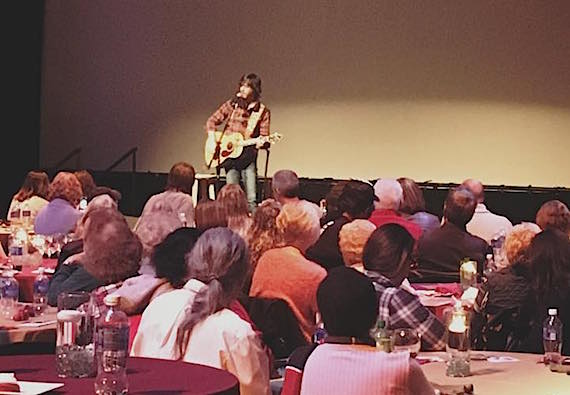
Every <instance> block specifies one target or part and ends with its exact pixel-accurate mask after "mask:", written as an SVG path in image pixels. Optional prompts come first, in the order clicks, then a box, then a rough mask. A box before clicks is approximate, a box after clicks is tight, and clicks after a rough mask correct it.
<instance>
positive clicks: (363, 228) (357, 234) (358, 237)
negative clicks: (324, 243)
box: [338, 219, 376, 273]
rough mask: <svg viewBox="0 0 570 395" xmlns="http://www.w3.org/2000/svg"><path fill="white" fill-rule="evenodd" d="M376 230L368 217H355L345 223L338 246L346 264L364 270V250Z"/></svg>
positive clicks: (339, 235) (339, 236)
mask: <svg viewBox="0 0 570 395" xmlns="http://www.w3.org/2000/svg"><path fill="white" fill-rule="evenodd" d="M375 230H376V225H374V224H373V223H372V222H370V221H368V220H367V219H355V220H354V221H352V222H349V223H347V224H346V225H343V227H342V228H341V229H340V232H339V234H338V247H339V248H340V253H341V254H342V260H343V261H344V264H345V265H346V266H348V267H352V268H353V269H356V270H358V271H359V272H361V273H363V272H364V266H363V264H362V250H363V249H364V245H365V244H366V242H367V241H368V238H369V237H370V235H371V234H372V232H374V231H375Z"/></svg>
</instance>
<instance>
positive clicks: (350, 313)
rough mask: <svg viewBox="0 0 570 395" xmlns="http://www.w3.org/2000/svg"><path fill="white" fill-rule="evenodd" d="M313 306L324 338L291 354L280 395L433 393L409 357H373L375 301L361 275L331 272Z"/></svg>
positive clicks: (343, 270)
mask: <svg viewBox="0 0 570 395" xmlns="http://www.w3.org/2000/svg"><path fill="white" fill-rule="evenodd" d="M317 302H318V305H319V311H320V312H321V315H322V318H323V322H324V324H325V329H326V330H327V333H328V336H327V338H326V340H325V342H324V343H323V344H321V345H319V346H315V345H313V346H308V347H303V348H300V349H297V350H296V351H295V352H294V353H293V355H292V356H291V358H290V359H289V362H288V366H287V367H286V369H285V382H284V385H283V390H282V392H281V394H282V395H293V394H310V395H319V394H323V395H324V394H326V395H328V394H369V395H374V394H378V395H380V394H381V395H385V394H386V395H388V394H398V395H399V394H414V395H422V394H425V395H428V394H429V395H432V394H433V393H434V390H433V388H432V387H431V385H430V384H429V382H428V381H427V379H426V377H425V375H424V373H423V372H422V369H421V368H420V366H419V364H418V363H417V362H416V361H415V360H414V359H411V358H410V354H409V353H408V352H398V353H390V354H388V353H385V352H379V351H377V349H376V344H375V342H374V341H373V340H372V339H371V338H370V335H369V331H370V329H371V328H372V327H373V326H374V323H375V322H376V316H377V313H378V299H377V297H376V292H375V290H374V286H373V284H372V281H370V280H369V279H368V278H367V277H366V276H365V275H363V274H361V273H359V272H357V271H356V270H353V269H351V268H347V267H338V268H334V269H332V270H331V271H329V273H328V275H327V277H326V278H325V279H324V280H323V281H322V282H321V284H320V285H319V289H318V291H317Z"/></svg>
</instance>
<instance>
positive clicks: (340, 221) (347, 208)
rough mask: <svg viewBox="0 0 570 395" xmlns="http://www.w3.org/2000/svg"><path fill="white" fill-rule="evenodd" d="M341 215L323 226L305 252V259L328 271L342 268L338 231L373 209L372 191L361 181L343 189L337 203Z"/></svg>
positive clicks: (350, 182) (349, 184)
mask: <svg viewBox="0 0 570 395" xmlns="http://www.w3.org/2000/svg"><path fill="white" fill-rule="evenodd" d="M338 207H339V210H340V212H341V213H342V214H341V216H340V217H338V218H337V219H335V220H333V221H331V222H329V223H327V224H325V225H324V226H323V229H322V232H321V236H320V237H319V239H318V241H317V242H316V243H315V245H314V246H312V247H310V248H309V249H308V250H307V255H306V256H307V258H308V259H309V260H312V261H314V262H317V263H318V264H319V265H321V266H322V267H324V268H325V269H327V270H329V269H332V268H333V267H336V266H344V261H343V260H342V255H341V253H340V249H339V246H338V235H339V232H340V229H341V228H342V227H343V226H344V225H345V224H347V223H349V222H350V221H353V220H355V219H367V218H368V217H369V216H370V213H372V210H373V209H374V189H373V188H372V186H371V185H370V184H368V183H366V182H363V181H357V180H351V181H349V182H348V183H347V184H346V185H345V186H344V188H343V190H342V193H341V195H340V198H339V201H338Z"/></svg>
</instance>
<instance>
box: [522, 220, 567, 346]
mask: <svg viewBox="0 0 570 395" xmlns="http://www.w3.org/2000/svg"><path fill="white" fill-rule="evenodd" d="M527 254H528V261H529V265H530V272H529V276H528V277H529V279H530V280H531V291H530V293H529V296H528V298H527V299H526V300H525V302H524V304H523V308H522V309H521V314H520V316H519V321H518V325H517V328H516V329H517V330H518V331H517V332H516V333H515V340H517V342H516V345H515V347H513V350H514V351H522V352H532V353H537V354H541V353H543V352H544V350H543V342H542V324H543V322H544V320H545V319H546V317H547V316H548V310H549V309H551V308H555V309H557V315H558V317H559V318H560V319H561V320H562V323H563V334H562V354H563V355H569V354H568V353H570V240H568V236H567V234H566V233H563V232H561V231H559V230H557V229H546V230H543V231H542V232H540V233H539V234H537V235H536V236H535V237H534V238H533V239H532V242H531V243H530V245H529V247H528V252H527Z"/></svg>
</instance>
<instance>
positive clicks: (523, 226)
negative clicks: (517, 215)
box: [497, 222, 540, 267]
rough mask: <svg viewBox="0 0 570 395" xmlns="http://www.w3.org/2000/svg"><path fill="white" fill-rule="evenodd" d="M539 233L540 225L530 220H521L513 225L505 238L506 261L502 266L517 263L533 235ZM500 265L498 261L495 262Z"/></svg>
mask: <svg viewBox="0 0 570 395" xmlns="http://www.w3.org/2000/svg"><path fill="white" fill-rule="evenodd" d="M537 233H540V227H539V226H538V225H536V224H533V223H531V222H523V223H520V224H518V225H515V226H513V228H512V229H511V231H510V232H509V233H508V234H507V236H506V238H505V244H504V247H503V248H504V249H505V253H506V255H507V262H505V263H504V264H503V266H504V267H505V266H507V265H510V264H513V263H517V262H518V261H519V260H520V259H521V258H522V257H523V255H524V253H525V251H526V249H527V248H528V246H529V245H530V242H531V241H532V239H533V238H534V236H535V235H536V234H537ZM497 264H498V265H499V266H500V263H499V262H497Z"/></svg>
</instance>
